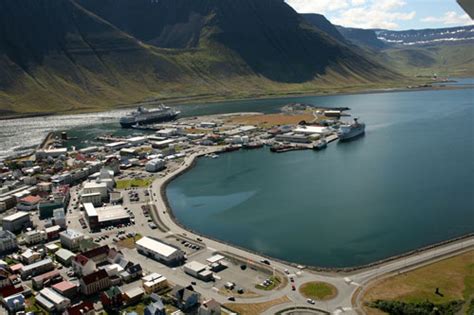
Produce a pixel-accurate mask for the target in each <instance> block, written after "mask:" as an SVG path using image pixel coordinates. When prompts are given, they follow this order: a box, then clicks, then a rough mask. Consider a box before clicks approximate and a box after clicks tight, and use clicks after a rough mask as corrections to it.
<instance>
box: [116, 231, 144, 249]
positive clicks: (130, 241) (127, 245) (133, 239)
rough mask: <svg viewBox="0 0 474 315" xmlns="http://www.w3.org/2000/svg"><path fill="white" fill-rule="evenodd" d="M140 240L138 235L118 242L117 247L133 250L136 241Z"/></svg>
mask: <svg viewBox="0 0 474 315" xmlns="http://www.w3.org/2000/svg"><path fill="white" fill-rule="evenodd" d="M141 238H142V236H141V235H140V234H137V235H135V237H127V238H126V239H124V240H121V241H118V242H117V246H119V247H125V248H129V249H133V248H135V243H136V241H138V240H139V239H141Z"/></svg>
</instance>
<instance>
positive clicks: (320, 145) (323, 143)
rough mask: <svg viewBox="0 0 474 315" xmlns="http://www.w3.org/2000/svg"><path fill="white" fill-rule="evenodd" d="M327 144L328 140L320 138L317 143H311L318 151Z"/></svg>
mask: <svg viewBox="0 0 474 315" xmlns="http://www.w3.org/2000/svg"><path fill="white" fill-rule="evenodd" d="M327 146H328V142H327V141H326V139H322V140H319V141H318V143H316V144H315V145H313V150H316V151H320V150H323V149H326V148H327Z"/></svg>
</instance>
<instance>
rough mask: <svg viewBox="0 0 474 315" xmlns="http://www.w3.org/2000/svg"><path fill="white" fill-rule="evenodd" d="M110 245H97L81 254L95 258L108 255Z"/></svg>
mask: <svg viewBox="0 0 474 315" xmlns="http://www.w3.org/2000/svg"><path fill="white" fill-rule="evenodd" d="M109 250H110V248H109V246H108V245H104V246H100V247H96V248H94V249H91V250H88V251H87V252H83V253H82V254H81V255H83V256H85V257H87V258H94V257H97V256H100V255H108V253H109Z"/></svg>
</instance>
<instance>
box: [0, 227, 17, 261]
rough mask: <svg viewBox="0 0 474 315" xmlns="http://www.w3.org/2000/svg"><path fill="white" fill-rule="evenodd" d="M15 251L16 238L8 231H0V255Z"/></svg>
mask: <svg viewBox="0 0 474 315" xmlns="http://www.w3.org/2000/svg"><path fill="white" fill-rule="evenodd" d="M15 249H17V243H16V236H15V234H13V233H12V232H10V231H0V254H2V255H3V254H7V253H9V252H12V251H14V250H15Z"/></svg>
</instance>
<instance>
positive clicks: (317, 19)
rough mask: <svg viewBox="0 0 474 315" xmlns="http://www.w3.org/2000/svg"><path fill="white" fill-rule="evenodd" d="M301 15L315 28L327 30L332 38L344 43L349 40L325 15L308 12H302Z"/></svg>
mask: <svg viewBox="0 0 474 315" xmlns="http://www.w3.org/2000/svg"><path fill="white" fill-rule="evenodd" d="M301 16H303V18H304V19H305V20H306V21H307V22H308V23H310V24H311V25H313V26H314V27H315V28H317V29H319V30H321V31H323V32H325V33H326V34H328V35H329V36H331V37H332V38H334V39H337V40H338V41H340V42H343V43H344V42H346V41H347V39H346V38H345V37H344V36H342V34H341V33H340V32H339V30H338V29H337V28H336V26H334V25H333V24H332V23H331V22H329V20H328V19H326V17H325V16H324V15H322V14H316V13H307V14H301Z"/></svg>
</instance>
